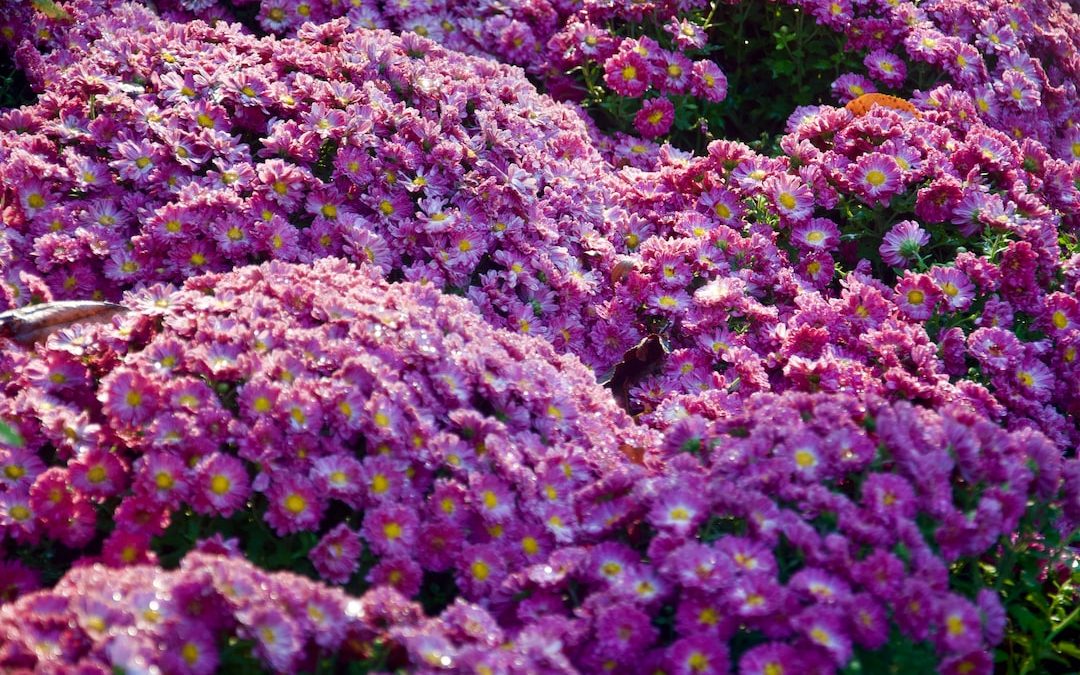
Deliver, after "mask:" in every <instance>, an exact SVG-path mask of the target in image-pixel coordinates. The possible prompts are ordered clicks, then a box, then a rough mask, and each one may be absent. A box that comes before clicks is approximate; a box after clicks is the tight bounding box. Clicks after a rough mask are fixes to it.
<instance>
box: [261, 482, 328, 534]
mask: <svg viewBox="0 0 1080 675" xmlns="http://www.w3.org/2000/svg"><path fill="white" fill-rule="evenodd" d="M282 474H283V475H275V476H273V477H272V478H271V486H270V490H269V491H268V492H267V500H268V501H269V502H270V505H269V507H268V508H267V509H266V514H265V515H264V518H265V519H266V522H267V523H268V524H269V525H270V527H272V528H274V531H275V532H277V534H278V536H285V535H287V534H292V533H293V532H300V531H303V530H314V529H315V528H317V527H318V525H319V521H320V520H322V514H323V509H324V508H325V504H324V501H323V498H322V495H320V494H319V492H318V491H317V490H316V489H315V486H314V485H312V484H311V482H310V481H309V480H307V479H306V478H300V477H296V476H291V475H285V472H282Z"/></svg>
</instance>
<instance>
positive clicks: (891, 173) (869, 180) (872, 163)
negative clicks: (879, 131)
mask: <svg viewBox="0 0 1080 675" xmlns="http://www.w3.org/2000/svg"><path fill="white" fill-rule="evenodd" d="M849 180H850V182H851V186H852V189H853V190H854V191H855V193H856V194H857V195H859V197H860V198H861V199H862V200H863V201H864V202H866V203H867V204H871V205H874V204H881V205H885V204H888V203H889V200H890V199H892V198H893V196H894V195H896V194H897V193H899V192H900V190H901V189H902V188H903V181H902V179H901V175H900V167H899V166H897V164H896V159H894V158H893V157H891V156H890V155H886V154H883V153H878V152H872V153H869V154H866V155H863V156H862V157H860V158H859V161H858V162H857V163H856V164H855V166H854V168H853V169H852V170H851V178H850V179H849Z"/></svg>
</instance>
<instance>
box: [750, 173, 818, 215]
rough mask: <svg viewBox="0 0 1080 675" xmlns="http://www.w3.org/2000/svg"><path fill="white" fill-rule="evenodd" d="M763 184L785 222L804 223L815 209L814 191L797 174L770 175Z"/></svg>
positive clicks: (763, 188)
mask: <svg viewBox="0 0 1080 675" xmlns="http://www.w3.org/2000/svg"><path fill="white" fill-rule="evenodd" d="M761 186H762V190H764V192H765V194H766V195H768V197H769V199H770V201H771V202H772V205H773V207H774V208H775V209H776V211H777V213H779V214H780V217H781V219H783V220H784V221H785V222H789V223H802V222H804V221H806V220H808V219H809V218H810V216H811V214H812V213H813V211H814V193H813V192H811V191H810V188H808V187H807V186H806V184H805V183H804V182H803V181H801V180H799V179H798V178H796V177H795V176H792V175H789V174H781V175H778V176H769V177H768V178H766V179H765V180H764V181H763V182H762V185H761Z"/></svg>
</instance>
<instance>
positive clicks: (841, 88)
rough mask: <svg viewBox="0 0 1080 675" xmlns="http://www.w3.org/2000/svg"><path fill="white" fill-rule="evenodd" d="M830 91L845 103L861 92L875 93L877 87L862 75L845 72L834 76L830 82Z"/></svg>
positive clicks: (857, 96)
mask: <svg viewBox="0 0 1080 675" xmlns="http://www.w3.org/2000/svg"><path fill="white" fill-rule="evenodd" d="M832 92H833V96H835V97H836V98H837V99H839V100H840V102H841V103H847V102H848V101H852V100H854V99H857V98H859V97H860V96H862V95H863V94H873V93H876V92H877V87H875V86H874V83H873V82H871V81H870V80H868V79H866V78H865V77H863V76H862V75H858V74H856V73H846V74H844V75H841V76H840V77H838V78H836V80H835V81H834V82H833V83H832Z"/></svg>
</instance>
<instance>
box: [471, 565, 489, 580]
mask: <svg viewBox="0 0 1080 675" xmlns="http://www.w3.org/2000/svg"><path fill="white" fill-rule="evenodd" d="M471 570H472V575H473V578H475V579H476V580H477V581H485V580H487V578H488V577H489V576H491V568H490V567H488V564H487V563H486V562H484V561H483V560H476V561H474V562H473V564H472V567H471Z"/></svg>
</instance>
